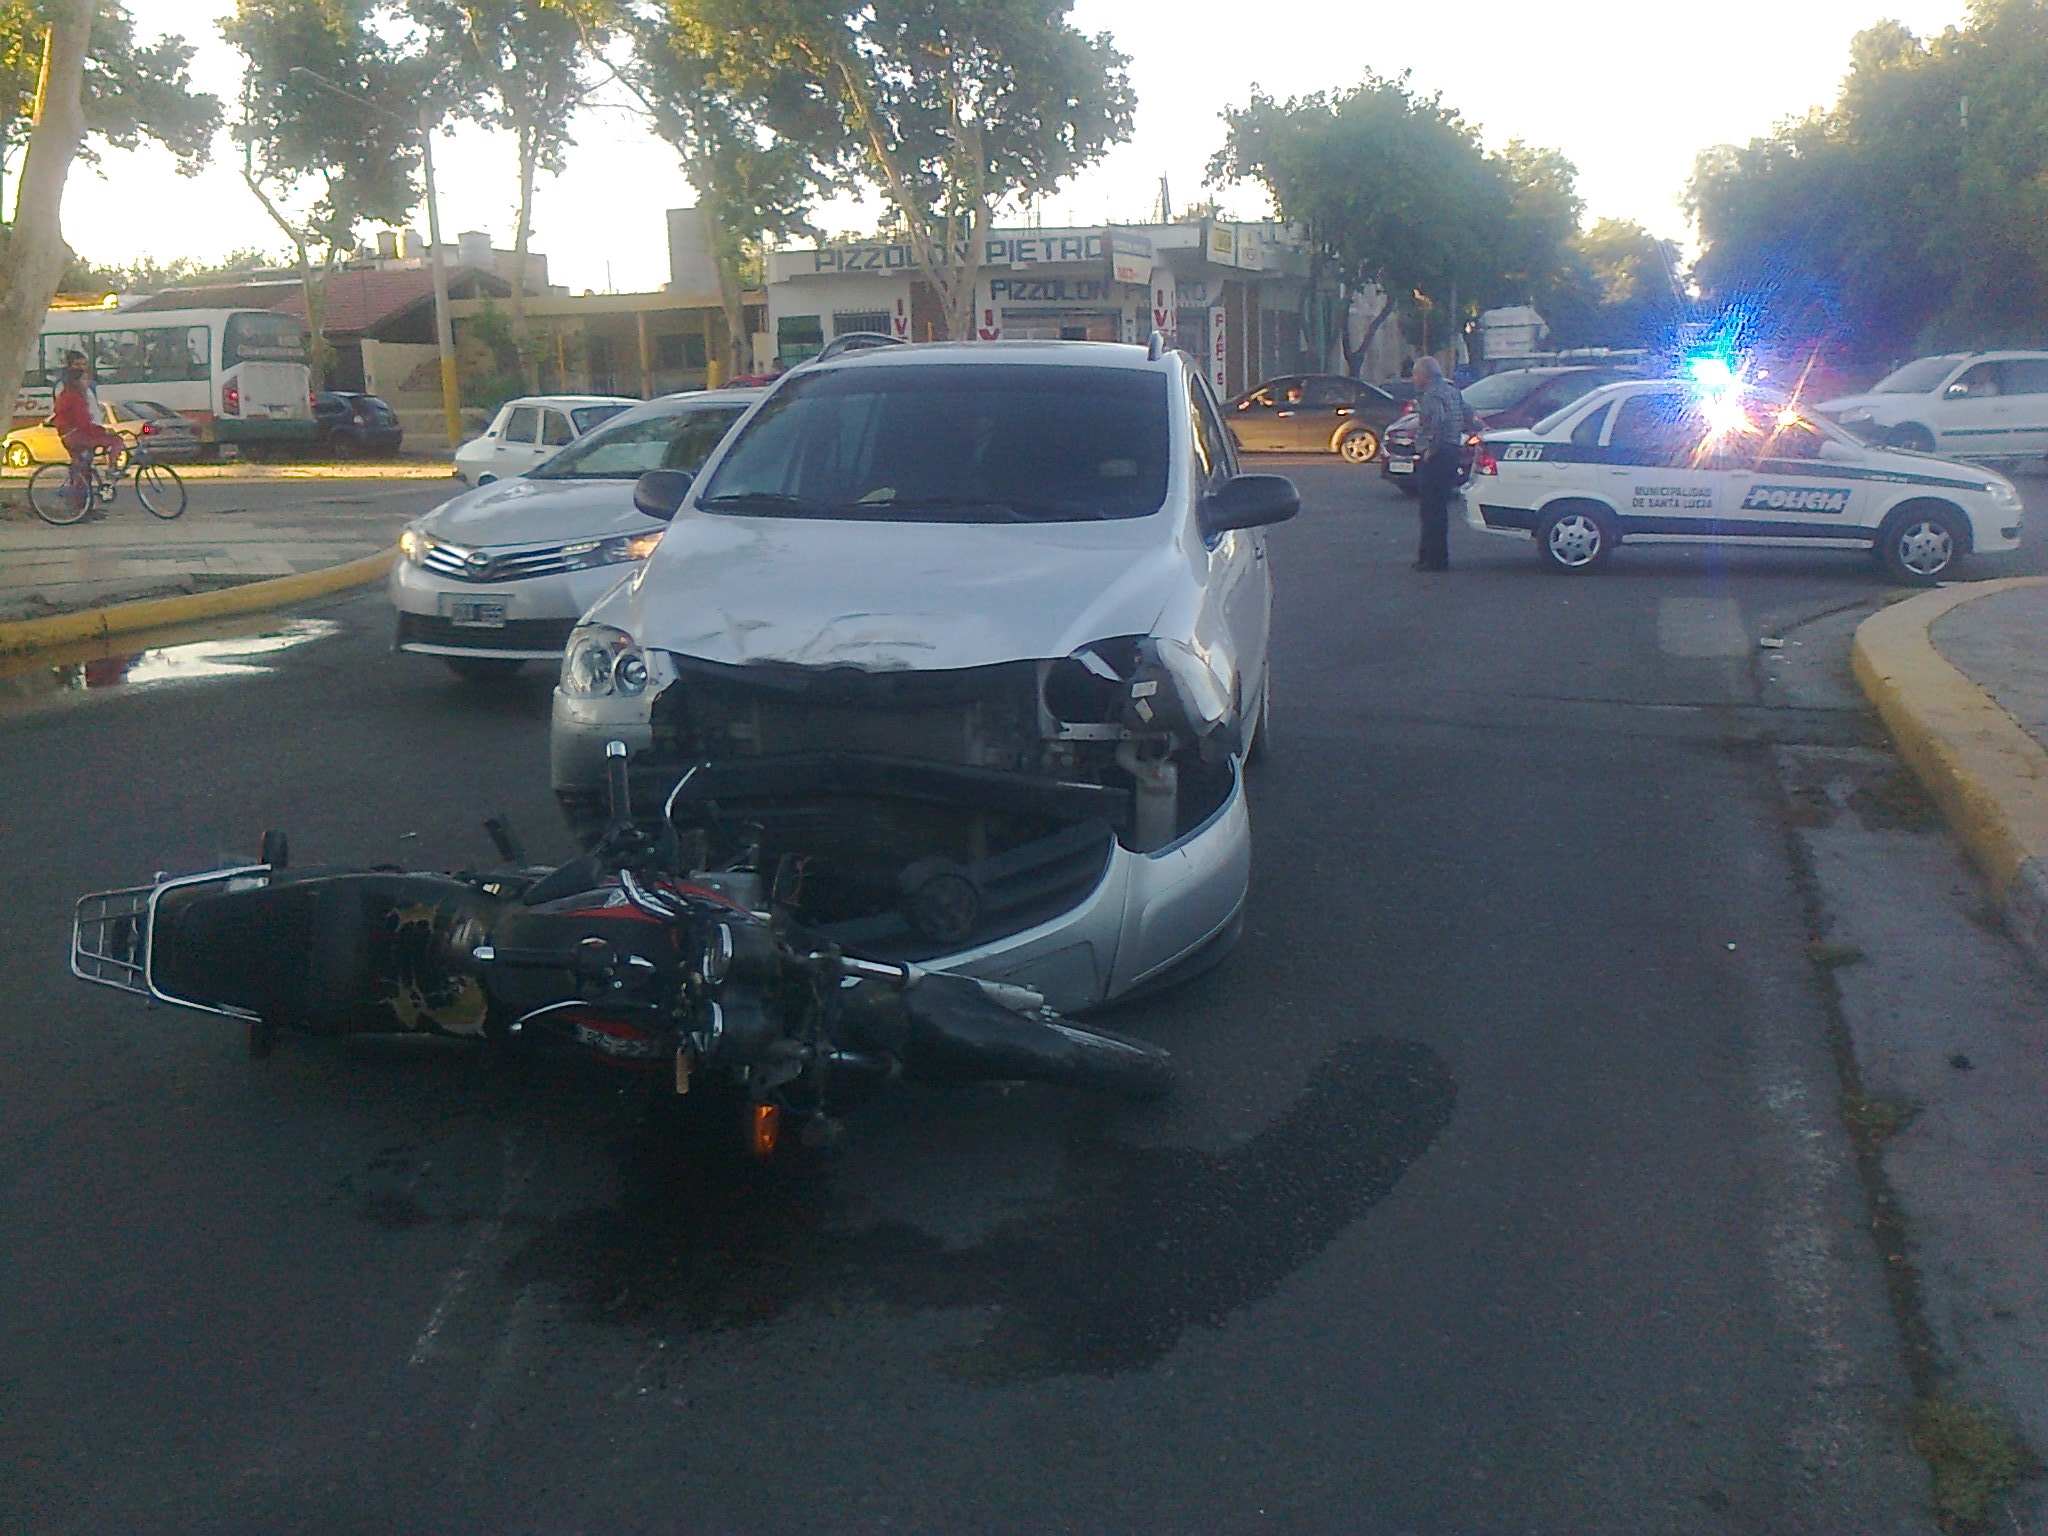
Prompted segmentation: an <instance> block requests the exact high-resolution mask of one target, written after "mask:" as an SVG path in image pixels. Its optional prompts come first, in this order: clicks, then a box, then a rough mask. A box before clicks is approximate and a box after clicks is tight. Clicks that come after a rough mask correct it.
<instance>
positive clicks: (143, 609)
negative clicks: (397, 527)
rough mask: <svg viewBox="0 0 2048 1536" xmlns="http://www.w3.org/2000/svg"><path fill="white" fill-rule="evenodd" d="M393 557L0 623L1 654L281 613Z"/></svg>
mask: <svg viewBox="0 0 2048 1536" xmlns="http://www.w3.org/2000/svg"><path fill="white" fill-rule="evenodd" d="M397 558H398V551H397V550H396V549H395V548H393V549H387V550H384V551H382V552H380V553H378V554H374V555H367V556H365V557H364V558H363V559H361V560H350V561H348V562H347V563H346V564H343V565H330V566H328V567H327V568H326V569H325V570H319V571H304V572H301V573H300V574H298V575H295V576H276V577H272V578H271V579H270V580H268V581H248V582H243V583H242V584H240V585H239V586H233V587H222V588H220V589H219V590H217V591H213V592H192V593H187V594H184V595H181V596H178V597H146V598H143V599H141V600H140V601H139V602H133V603H116V604H114V605H113V606H112V607H108V608H88V609H85V610H83V611H82V612H79V613H58V614H52V615H51V616H50V617H49V618H47V619H20V620H17V621H15V622H13V623H8V624H0V655H7V654H10V653H19V652H22V651H39V650H44V649H46V648H48V647H50V646H58V645H75V644H77V643H78V642H80V641H85V640H99V639H103V638H105V637H106V636H108V635H124V634H133V633H135V632H137V631H140V630H145V629H166V628H169V627H170V626H172V625H174V624H191V623H195V622H197V621H199V620H202V619H218V618H222V617H224V616H226V615H228V614H234V613H261V612H263V611H264V610H265V609H268V608H282V607H284V606H285V605H286V604H288V603H298V602H304V601H305V600H306V599H308V598H313V597H325V596H327V595H328V594H329V593H330V592H343V591H346V590H347V589H348V588H350V587H359V586H362V585H363V584H364V583H365V582H371V581H375V580H377V579H378V578H379V577H381V576H383V575H384V574H385V573H386V572H387V571H389V570H390V569H391V562H392V561H394V560H395V559H397Z"/></svg>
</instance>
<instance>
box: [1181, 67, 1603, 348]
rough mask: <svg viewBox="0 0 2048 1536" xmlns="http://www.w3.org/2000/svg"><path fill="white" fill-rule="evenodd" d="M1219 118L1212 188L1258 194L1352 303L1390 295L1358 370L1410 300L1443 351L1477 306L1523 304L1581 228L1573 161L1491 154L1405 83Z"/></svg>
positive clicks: (1516, 146) (1270, 102)
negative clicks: (1300, 232)
mask: <svg viewBox="0 0 2048 1536" xmlns="http://www.w3.org/2000/svg"><path fill="white" fill-rule="evenodd" d="M1223 119H1224V123H1225V126H1226V137H1225V141H1224V146H1223V148H1222V149H1221V150H1219V151H1218V152H1217V154H1216V155H1215V157H1214V158H1213V159H1212V160H1211V161H1210V162H1209V180H1210V182H1211V183H1212V184H1214V185H1223V184H1226V183H1229V182H1235V181H1245V180H1250V181H1257V182H1258V183H1260V184H1261V185H1262V186H1264V187H1265V188H1266V190H1267V192H1268V193H1269V194H1270V195H1271V196H1272V199H1273V202H1274V204H1275V206H1276V207H1277V208H1278V209H1279V210H1280V213H1281V216H1282V217H1284V218H1288V219H1294V220H1299V221H1301V222H1303V223H1305V224H1306V225H1307V226H1308V229H1309V234H1310V239H1311V241H1312V242H1313V244H1314V246H1315V248H1316V250H1317V253H1318V256H1319V259H1320V260H1321V262H1322V263H1324V264H1325V267H1326V270H1334V272H1335V273H1336V275H1337V277H1338V279H1339V281H1340V282H1342V283H1343V285H1344V287H1345V289H1346V290H1347V291H1350V290H1355V289H1360V288H1364V287H1366V286H1368V285H1370V286H1373V287H1376V288H1378V289H1379V290H1380V292H1381V294H1382V295H1383V296H1384V301H1385V303H1384V308H1383V309H1382V311H1381V313H1380V315H1379V316H1378V317H1377V318H1376V319H1375V320H1374V322H1373V325H1372V328H1371V329H1370V330H1369V331H1368V332H1367V333H1366V338H1365V342H1364V343H1363V344H1362V345H1361V347H1360V348H1359V349H1357V350H1356V351H1353V350H1352V349H1351V346H1350V340H1349V337H1348V336H1347V337H1346V338H1345V345H1346V351H1347V355H1348V356H1350V357H1351V358H1352V359H1353V360H1354V365H1355V361H1356V359H1357V357H1358V356H1360V355H1361V354H1362V352H1363V349H1364V347H1365V346H1369V345H1370V344H1371V340H1372V337H1373V335H1374V334H1375V333H1376V332H1377V330H1378V329H1379V326H1380V325H1381V324H1382V323H1384V321H1385V320H1386V319H1387V317H1388V315H1389V314H1391V313H1392V311H1393V308H1394V305H1395V304H1396V302H1398V301H1402V300H1409V296H1410V295H1416V296H1419V297H1417V298H1415V299H1413V300H1409V303H1410V308H1411V311H1412V315H1413V320H1414V323H1415V328H1416V332H1417V334H1418V335H1419V334H1420V332H1421V316H1422V314H1423V312H1424V311H1425V310H1431V311H1434V313H1432V315H1431V318H1430V319H1429V321H1428V325H1429V331H1430V336H1431V339H1432V341H1433V342H1437V343H1441V341H1442V340H1443V339H1445V338H1447V337H1448V335H1449V334H1450V331H1451V329H1452V327H1453V326H1454V325H1461V324H1463V323H1464V320H1465V319H1466V318H1467V317H1468V316H1469V315H1470V314H1472V313H1473V312H1474V311H1476V310H1477V309H1478V308H1479V307H1480V306H1482V305H1484V304H1487V303H1492V302H1496V301H1498V300H1501V299H1505V298H1510V297H1514V298H1526V297H1527V296H1528V295H1529V293H1530V291H1531V290H1532V289H1533V288H1535V287H1536V286H1538V284H1539V283H1540V282H1541V280H1542V279H1543V278H1544V277H1545V276H1546V275H1547V274H1548V273H1549V272H1550V271H1551V270H1552V269H1553V268H1554V267H1555V266H1556V264H1557V260H1558V253H1559V250H1560V249H1561V247H1562V246H1563V244H1564V243H1565V242H1566V241H1567V240H1568V239H1569V238H1570V236H1571V235H1572V233H1573V232H1574V231H1575V229H1576V227H1577V223H1578V217H1579V210H1580V202H1579V198H1578V194H1577V192H1576V191H1575V190H1574V185H1573V183H1574V178H1575V174H1576V173H1575V172H1574V170H1573V168H1572V166H1571V164H1570V162H1569V161H1567V160H1565V159H1564V158H1563V157H1562V156H1561V155H1559V154H1558V153H1557V152H1556V151H1554V150H1543V149H1534V148H1531V147H1529V146H1527V145H1524V144H1521V143H1519V142H1517V143H1512V144H1510V145H1509V146H1508V147H1507V149H1506V150H1504V151H1503V152H1502V153H1501V154H1499V155H1488V154H1487V153H1486V151H1485V149H1484V148H1483V147H1482V146H1481V144H1480V142H1479V135H1478V132H1477V130H1476V129H1474V128H1473V127H1472V126H1471V125H1470V124H1468V123H1466V122H1465V120H1464V119H1463V118H1461V117H1460V116H1459V115H1458V113H1457V112H1456V111H1455V110H1454V109H1452V108H1451V107H1448V106H1446V105H1445V104H1444V101H1443V98H1442V97H1441V96H1440V95H1432V96H1422V95H1418V94H1417V93H1416V92H1415V91H1414V90H1413V89H1412V88H1411V86H1410V85H1409V81H1408V77H1407V76H1406V75H1402V76H1400V77H1398V78H1394V79H1388V78H1385V77H1382V76H1379V75H1367V76H1366V78H1365V79H1364V81H1362V82H1361V83H1360V84H1358V85H1356V86H1353V87H1352V88H1351V89H1349V90H1345V91H1336V92H1328V91H1319V92H1316V93H1315V94H1313V95H1309V96H1301V97H1294V98H1290V99H1289V100H1287V101H1284V102H1283V101H1278V100H1275V99H1274V98H1273V97H1271V96H1268V95H1265V94H1263V93H1260V92H1254V93H1253V95H1252V98H1251V101H1250V103H1249V104H1248V105H1246V106H1244V107H1236V108H1231V109H1228V110H1226V111H1225V112H1224V114H1223ZM1454 300H1455V309H1456V312H1457V313H1456V314H1455V316H1454V315H1453V314H1451V312H1450V311H1451V310H1452V308H1453V301H1454ZM1404 323H1405V322H1404Z"/></svg>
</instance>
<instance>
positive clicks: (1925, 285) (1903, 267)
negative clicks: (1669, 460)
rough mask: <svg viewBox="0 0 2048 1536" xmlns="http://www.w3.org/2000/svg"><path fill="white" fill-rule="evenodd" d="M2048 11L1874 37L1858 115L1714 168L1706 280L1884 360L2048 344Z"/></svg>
mask: <svg viewBox="0 0 2048 1536" xmlns="http://www.w3.org/2000/svg"><path fill="white" fill-rule="evenodd" d="M2044 79H2048V0H1974V3H1973V4H1972V5H1971V7H1970V16H1969V19H1968V21H1967V22H1966V23H1965V24H1964V25H1963V26H1961V27H1955V28H1950V29H1949V30H1948V31H1946V32H1944V33H1943V34H1942V35H1941V36H1940V37H1938V38H1934V39H1931V40H1927V41H1922V40H1921V39H1919V38H1917V37H1915V36H1914V35H1913V34H1912V33H1911V32H1909V31H1908V30H1907V29H1906V28H1905V27H1903V26H1901V25H1900V24H1899V23H1897V22H1882V23H1880V24H1878V25H1877V26H1874V27H1872V28H1870V29H1869V30H1867V31H1865V32H1863V33H1861V34H1860V35H1859V36H1858V37H1857V38H1856V40H1855V43H1854V44H1853V45H1852V48H1851V57H1850V71H1849V75H1848V78H1847V79H1846V80H1845V81H1844V83H1843V87H1842V92H1841V96H1840V99H1839V100H1838V101H1837V102H1836V104H1835V106H1834V108H1833V109H1832V110H1831V111H1827V112H1818V113H1814V114H1812V115H1810V116H1808V117H1806V118H1803V119H1799V120H1795V121H1790V122H1786V123H1784V124H1781V125H1780V126H1779V127H1778V129H1777V130H1776V131H1775V132H1774V133H1772V134H1770V135H1768V136H1767V137H1764V138H1759V139H1753V140H1751V141H1750V142H1749V143H1748V144H1746V145H1742V146H1734V145H1722V146H1719V147H1717V148H1714V149H1710V150H1707V151H1705V152H1704V153H1703V154H1701V155H1700V157H1699V159H1698V162H1697V164H1696V166H1695V169H1694V175H1693V180H1692V183H1691V187H1690V190H1689V193H1688V204H1689V209H1690V211H1691V212H1692V214H1693V216H1694V218H1695V219H1696V220H1697V223H1698V227H1699V232H1700V240H1701V244H1702V246H1703V254H1702V256H1701V259H1700V262H1699V264H1698V267H1697V275H1698V278H1699V281H1700V283H1701V286H1702V288H1703V289H1704V290H1705V292H1706V293H1707V294H1708V295H1709V296H1710V297H1711V298H1713V299H1714V300H1717V301H1719V302H1720V303H1722V304H1724V305H1729V306H1736V307H1741V308H1746V309H1753V310H1759V311H1763V312H1765V313H1767V314H1768V315H1769V317H1770V320H1771V324H1772V328H1773V329H1775V330H1777V331H1779V332H1781V333H1783V335H1784V336H1785V338H1786V339H1793V340H1821V339H1824V340H1830V341H1833V342H1834V343H1835V344H1836V345H1837V346H1838V347H1840V348H1841V349H1842V350H1843V351H1845V352H1847V353H1849V354H1850V355H1853V356H1859V357H1863V358H1868V359H1872V360H1876V359H1882V358H1887V357H1892V356H1896V355H1898V354H1900V353H1903V352H1908V351H1914V350H1922V349H1931V348H1936V347H1944V346H1957V345H1989V344H1996V343H1999V342H2007V341H2010V342H2022V341H2025V342H2035V341H2038V340H2039V339H2040V337H2041V335H2042V334H2043V333H2044V332H2048V91H2044V90H2043V88H2042V81H2043V80H2044Z"/></svg>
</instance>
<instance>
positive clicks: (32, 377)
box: [14, 307, 314, 453]
mask: <svg viewBox="0 0 2048 1536" xmlns="http://www.w3.org/2000/svg"><path fill="white" fill-rule="evenodd" d="M69 352H83V353H84V354H85V355H86V358H87V360H88V361H90V362H91V364H92V370H93V378H94V382H95V384H96V385H97V387H98V390H99V396H100V398H101V399H102V400H110V401H112V402H113V403H115V404H116V405H121V404H125V403H126V402H128V401H131V400H149V401H154V402H155V403H156V404H158V405H165V406H169V407H170V408H171V409H172V410H174V411H176V412H178V413H179V414H180V415H182V416H184V417H186V418H187V419H188V420H190V421H191V423H192V425H193V426H194V427H195V428H196V429H197V430H198V432H199V440H200V442H201V443H202V444H204V445H205V447H206V449H207V450H208V451H209V452H210V453H217V452H218V451H219V450H220V448H221V447H222V446H224V445H229V444H232V445H234V446H236V447H238V448H244V447H257V448H261V447H268V446H275V447H286V446H306V445H310V444H311V443H312V441H313V435H314V434H313V401H312V395H311V389H312V374H311V371H310V370H309V368H308V367H307V363H306V331H305V327H304V326H303V325H301V324H300V323H299V319H298V317H297V316H296V315H288V314H280V313H278V312H277V311H275V310H266V309H164V310H134V309H130V310H121V309H108V308H105V307H95V308H91V309H52V310H51V311H50V312H49V314H48V315H47V316H46V317H45V318H44V320H43V330H42V340H41V343H40V346H39V348H38V351H37V354H36V356H34V357H33V358H31V359H30V363H29V367H28V370H27V372H26V373H25V374H24V375H23V376H22V381H21V392H20V394H19V395H18V396H17V397H16V399H15V402H14V419H15V425H17V426H19V425H23V424H25V423H27V422H33V421H40V420H42V419H43V418H44V417H46V416H48V415H49V414H50V411H51V410H52V408H53V402H54V391H55V386H56V383H57V381H58V379H59V378H60V377H61V375H62V374H63V372H64V357H65V354H66V353H69Z"/></svg>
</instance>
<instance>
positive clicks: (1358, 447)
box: [1337, 427, 1380, 464]
mask: <svg viewBox="0 0 2048 1536" xmlns="http://www.w3.org/2000/svg"><path fill="white" fill-rule="evenodd" d="M1337 455H1338V457H1339V458H1341V459H1343V461H1344V462H1345V463H1346V464H1370V463H1372V462H1373V461H1374V460H1376V459H1377V458H1379V456H1380V435H1379V433H1377V432H1375V431H1373V429H1372V428H1371V427H1353V428H1352V429H1351V430H1350V431H1349V432H1346V433H1345V434H1344V435H1343V436H1342V437H1340V438H1338V439H1337Z"/></svg>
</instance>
